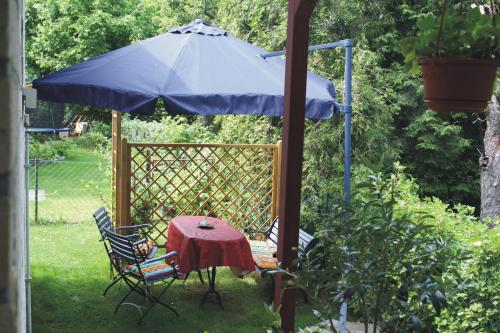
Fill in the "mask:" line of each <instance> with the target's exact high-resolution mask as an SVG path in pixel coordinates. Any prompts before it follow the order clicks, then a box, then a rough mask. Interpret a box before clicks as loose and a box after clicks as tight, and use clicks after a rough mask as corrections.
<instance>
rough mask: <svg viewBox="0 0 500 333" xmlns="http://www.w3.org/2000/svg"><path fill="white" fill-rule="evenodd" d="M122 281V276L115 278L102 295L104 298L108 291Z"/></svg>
mask: <svg viewBox="0 0 500 333" xmlns="http://www.w3.org/2000/svg"><path fill="white" fill-rule="evenodd" d="M121 279H122V277H121V276H120V275H118V276H115V278H114V279H113V281H111V283H110V284H109V285H108V286H107V287H106V289H105V290H104V292H103V293H102V296H106V294H107V292H108V290H109V289H110V288H111V287H113V286H114V285H115V284H116V283H117V282H118V281H120V280H121Z"/></svg>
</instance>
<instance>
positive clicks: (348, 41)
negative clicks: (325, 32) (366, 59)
mask: <svg viewBox="0 0 500 333" xmlns="http://www.w3.org/2000/svg"><path fill="white" fill-rule="evenodd" d="M348 45H351V46H352V40H351V39H344V40H341V41H338V42H333V43H326V44H319V45H313V46H309V48H308V49H307V50H308V51H309V52H313V51H317V50H324V49H333V48H336V47H347V46H348ZM285 54H286V51H284V50H283V51H275V52H268V53H262V54H259V55H258V57H259V58H262V59H266V58H272V57H280V56H283V55H285Z"/></svg>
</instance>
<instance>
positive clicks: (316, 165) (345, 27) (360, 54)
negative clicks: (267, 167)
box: [26, 0, 482, 228]
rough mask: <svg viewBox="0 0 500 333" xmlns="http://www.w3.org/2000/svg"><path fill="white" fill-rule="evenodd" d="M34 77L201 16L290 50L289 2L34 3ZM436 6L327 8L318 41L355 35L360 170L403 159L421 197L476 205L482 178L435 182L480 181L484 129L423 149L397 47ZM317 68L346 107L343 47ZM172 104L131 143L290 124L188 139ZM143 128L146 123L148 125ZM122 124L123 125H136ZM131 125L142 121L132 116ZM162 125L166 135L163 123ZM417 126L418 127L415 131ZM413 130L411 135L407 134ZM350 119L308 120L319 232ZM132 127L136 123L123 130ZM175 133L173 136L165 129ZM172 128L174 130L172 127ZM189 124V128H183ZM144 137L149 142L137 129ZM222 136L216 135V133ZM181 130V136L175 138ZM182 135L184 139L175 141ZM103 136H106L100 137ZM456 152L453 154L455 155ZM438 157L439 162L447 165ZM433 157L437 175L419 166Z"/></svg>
mask: <svg viewBox="0 0 500 333" xmlns="http://www.w3.org/2000/svg"><path fill="white" fill-rule="evenodd" d="M26 10H27V14H26V16H27V23H26V40H27V71H28V74H29V75H28V76H29V77H30V78H32V77H36V76H40V75H44V74H47V73H48V72H52V71H55V70H58V69H60V68H62V67H64V66H68V65H71V64H74V63H77V62H79V61H82V60H84V59H87V58H88V57H91V56H96V55H98V54H101V53H104V52H107V51H110V50H112V49H116V48H118V47H122V46H125V45H128V44H130V43H132V42H135V41H137V40H140V39H144V38H149V37H152V36H154V35H156V34H159V33H163V32H165V30H166V29H167V28H169V27H173V26H179V25H182V24H186V23H188V22H190V21H192V20H193V19H195V18H203V19H206V20H208V21H210V22H211V23H213V24H216V25H218V26H220V27H222V28H225V29H227V30H228V31H229V32H230V33H231V34H232V35H234V36H235V37H238V38H242V39H244V40H246V41H248V42H250V43H254V44H256V45H258V46H260V47H263V48H265V49H267V50H270V51H271V50H280V49H283V48H284V46H285V40H286V16H287V1H285V0H279V1H271V2H270V1H268V0H258V1H248V0H245V1H235V0H184V1H178V0H169V1H155V0H119V1H114V2H112V3H110V2H105V1H96V0H93V1H86V2H83V3H82V2H81V1H76V0H58V1H55V0H50V1H45V0H27V2H26ZM438 12H439V8H438V4H437V3H436V1H434V0H426V1H405V2H402V3H401V2H400V3H395V2H394V1H389V0H375V1H369V2H366V1H359V0H355V1H351V0H339V1H333V0H321V1H318V4H317V6H316V9H315V11H314V14H313V17H312V19H311V44H319V43H328V42H331V41H333V40H340V39H344V38H352V39H354V41H355V48H354V54H353V56H354V62H353V63H354V68H353V88H354V96H353V97H354V99H353V115H354V116H353V163H354V164H363V165H365V166H367V167H369V168H370V169H372V170H375V171H383V172H387V171H390V170H391V168H392V164H393V162H394V161H398V160H399V161H401V162H402V163H403V164H405V165H409V166H410V168H409V169H408V171H409V172H410V173H411V175H412V176H414V177H415V179H416V180H417V182H419V183H420V185H421V188H422V193H423V194H429V195H433V196H439V197H440V198H442V199H443V200H445V201H446V202H448V203H454V204H456V203H459V202H460V201H461V200H464V202H466V203H467V204H473V205H476V206H477V205H478V202H479V194H478V191H477V183H476V182H468V181H467V182H462V184H460V186H450V187H448V188H447V189H446V190H445V189H443V187H442V186H441V184H440V183H435V182H432V181H431V179H430V178H428V175H434V174H436V175H443V174H447V175H448V177H450V178H454V179H460V178H463V177H465V178H466V179H473V178H474V177H476V179H477V178H478V177H479V176H478V171H477V168H475V169H474V161H475V160H476V157H475V154H476V148H477V147H481V145H482V142H481V132H480V131H475V130H471V128H474V126H473V125H472V124H471V121H470V119H454V120H453V121H452V122H453V125H454V126H456V127H457V128H460V131H458V130H457V131H456V135H454V137H458V136H462V135H465V138H466V139H467V140H468V142H469V143H466V144H465V145H464V141H463V140H459V141H456V142H455V141H453V140H450V142H449V143H448V144H447V145H448V147H444V146H441V145H436V146H435V149H434V150H433V151H432V154H430V152H429V151H428V150H425V149H414V147H415V141H416V140H417V139H418V137H415V135H420V133H425V134H427V133H429V134H430V132H429V131H428V129H427V128H426V126H427V122H422V121H415V120H418V118H419V117H420V116H421V115H422V114H423V112H424V111H425V106H424V105H423V103H422V86H421V82H420V80H419V79H418V78H417V77H414V76H411V75H409V74H408V73H407V72H406V71H405V69H404V66H403V58H402V57H401V54H400V47H399V45H398V42H399V40H400V39H401V38H403V37H404V36H407V35H409V34H411V33H413V31H414V24H415V21H416V20H417V19H418V18H419V17H420V16H421V15H422V14H421V13H438ZM309 66H310V69H312V70H314V71H315V72H317V73H318V74H321V75H323V76H325V77H327V78H328V79H331V80H333V82H334V83H335V84H336V87H337V92H338V96H339V100H341V96H342V89H343V85H342V83H343V81H342V77H343V70H344V68H343V66H344V64H343V53H342V50H340V49H339V50H326V51H319V52H315V53H311V54H310V61H309ZM73 108H76V111H74V112H78V113H84V114H86V115H87V116H89V118H90V119H101V120H104V121H106V122H108V123H109V120H110V116H109V111H102V112H97V111H96V110H95V108H81V107H73ZM164 112H165V110H164V107H163V106H161V105H160V111H159V112H158V113H157V114H156V115H155V116H154V117H150V118H148V120H151V119H154V120H155V121H157V122H156V123H152V124H149V125H147V124H145V123H144V124H143V125H139V124H138V123H135V124H134V125H133V126H134V128H135V129H130V130H129V129H127V128H125V129H124V130H125V131H126V132H127V134H126V136H127V137H128V138H129V140H133V141H144V140H148V141H150V140H154V141H170V140H176V141H175V142H181V141H187V140H191V139H192V140H193V141H190V142H201V141H202V140H205V141H206V142H226V143H229V142H234V143H236V142H237V143H243V142H247V143H249V142H251V143H255V142H260V143H264V142H272V143H274V142H276V141H277V140H278V139H279V137H280V132H281V126H282V124H281V121H280V120H279V119H266V118H263V117H238V116H235V117H230V116H229V117H228V116H226V117H200V119H196V117H187V118H185V120H183V121H184V124H185V125H188V124H189V125H191V126H192V125H193V124H194V126H195V127H194V130H192V131H191V130H189V129H187V128H185V129H182V130H181V132H176V130H175V129H181V128H182V126H184V125H181V124H179V123H178V121H179V120H176V121H174V122H172V121H171V120H172V119H171V117H167V118H170V120H165V119H163V120H162V118H165V117H166V116H165V113H164ZM140 119H141V120H145V119H144V118H140ZM127 121H128V120H125V121H124V122H127ZM130 121H131V123H134V121H135V118H132V119H131V120H130ZM160 122H162V123H163V124H164V126H165V129H162V128H161V125H159V124H158V123H160ZM414 123H415V124H414ZM412 124H413V126H412V127H413V129H412V132H411V133H410V132H409V131H408V130H407V128H408V126H409V125H412ZM342 125H343V119H342V118H340V119H339V118H337V117H333V118H332V119H331V120H329V121H323V122H319V123H318V122H308V124H307V125H306V129H307V134H306V146H305V150H304V157H305V160H304V192H303V198H304V201H305V203H306V208H305V209H304V213H305V214H306V217H305V220H304V221H305V224H306V225H308V226H309V225H310V226H311V228H313V226H314V224H315V223H314V221H313V220H312V217H311V219H309V217H308V216H313V214H314V213H315V212H316V211H317V210H318V209H322V208H321V202H320V200H319V198H321V197H322V196H324V195H327V196H333V195H334V193H337V192H338V190H339V188H340V186H341V184H342V163H343V162H342V159H343V155H342V154H343V142H342V140H343V129H342V127H343V126H342ZM125 126H127V125H125ZM167 126H168V129H167ZM172 126H173V128H174V130H173V131H172V132H170V131H171V127H172ZM432 126H433V128H434V129H436V130H437V131H438V132H442V131H443V130H445V128H446V127H447V126H448V125H447V124H446V123H443V124H442V123H441V122H440V121H439V120H438V119H436V121H435V122H434V123H433V125H432ZM186 127H187V126H186ZM141 132H143V133H147V135H146V136H145V137H144V136H142V135H141V134H140V133H141ZM214 132H215V133H214ZM168 133H174V135H171V134H168ZM179 133H182V136H180V137H176V135H177V134H179ZM103 134H104V135H105V136H108V135H109V134H107V133H103ZM450 146H451V149H448V148H450ZM434 156H437V157H441V156H447V157H449V158H450V159H451V160H453V161H468V162H467V163H466V164H467V166H466V167H465V168H464V167H462V165H461V164H460V163H449V164H447V165H446V167H443V166H444V164H443V163H438V162H436V163H432V160H433V159H434ZM438 159H439V158H438ZM422 160H430V161H429V162H430V163H427V164H426V167H427V168H428V169H425V168H423V167H420V168H419V167H413V166H418V165H419V162H420V161H422Z"/></svg>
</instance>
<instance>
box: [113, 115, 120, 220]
mask: <svg viewBox="0 0 500 333" xmlns="http://www.w3.org/2000/svg"><path fill="white" fill-rule="evenodd" d="M111 117H112V118H111V143H112V153H111V154H112V155H111V178H112V179H111V184H112V185H111V186H112V189H111V190H112V191H111V193H112V198H111V211H112V212H113V221H114V223H115V224H116V225H118V219H119V214H118V212H119V211H120V186H119V185H120V179H119V177H120V163H119V162H120V161H121V154H120V149H121V139H122V138H121V137H122V133H121V131H122V124H121V117H122V116H121V113H120V112H118V111H115V110H113V112H112V116H111Z"/></svg>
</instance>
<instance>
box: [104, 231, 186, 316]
mask: <svg viewBox="0 0 500 333" xmlns="http://www.w3.org/2000/svg"><path fill="white" fill-rule="evenodd" d="M105 233H106V237H107V239H108V241H109V244H110V246H111V250H112V252H113V254H114V255H115V256H116V257H118V258H119V259H121V260H122V261H124V262H127V263H128V265H126V266H125V267H123V268H122V267H120V266H118V265H116V266H115V269H116V270H117V271H118V272H119V274H120V276H121V278H122V280H123V281H124V282H125V283H126V284H127V286H128V287H129V289H130V290H129V292H128V293H127V294H126V295H125V296H124V297H123V298H122V299H121V300H120V302H119V303H118V305H117V306H116V308H115V315H116V313H117V312H118V309H119V308H120V306H122V305H131V306H133V307H135V308H136V309H138V310H139V312H140V313H141V317H140V318H139V324H140V323H141V322H142V320H143V319H144V317H145V316H146V314H148V312H149V311H150V310H151V309H152V308H153V306H155V305H156V304H160V305H163V306H164V307H166V308H167V309H169V310H170V311H172V312H173V313H175V315H176V316H177V317H179V314H178V313H177V311H176V310H175V309H174V308H172V307H171V306H169V305H168V304H166V303H165V302H162V301H161V300H160V299H161V297H162V296H163V295H164V294H165V293H166V292H167V290H168V288H169V287H170V286H171V285H172V283H173V282H174V281H175V280H176V279H177V278H178V273H177V266H176V263H175V261H174V260H173V258H175V257H177V253H176V252H170V253H167V254H165V255H163V256H160V257H156V258H153V259H147V258H146V256H145V255H144V254H142V252H141V251H140V250H139V249H138V246H137V245H136V244H135V243H134V242H133V241H132V239H131V237H130V236H124V235H118V234H115V233H114V232H112V231H109V230H105ZM167 259H171V261H170V262H169V263H166V260H167ZM111 262H113V263H116V261H113V260H111ZM155 284H164V285H166V287H165V288H164V289H163V290H162V291H161V292H160V293H159V296H154V295H153V294H152V293H151V289H150V287H152V286H153V285H155ZM134 292H135V293H137V294H139V295H141V296H143V297H144V298H145V299H146V301H147V302H148V303H149V306H148V307H147V308H146V311H144V312H143V311H142V309H141V306H139V305H137V304H135V303H131V302H125V301H126V300H127V298H128V297H129V296H130V295H131V294H132V293H134Z"/></svg>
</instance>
